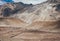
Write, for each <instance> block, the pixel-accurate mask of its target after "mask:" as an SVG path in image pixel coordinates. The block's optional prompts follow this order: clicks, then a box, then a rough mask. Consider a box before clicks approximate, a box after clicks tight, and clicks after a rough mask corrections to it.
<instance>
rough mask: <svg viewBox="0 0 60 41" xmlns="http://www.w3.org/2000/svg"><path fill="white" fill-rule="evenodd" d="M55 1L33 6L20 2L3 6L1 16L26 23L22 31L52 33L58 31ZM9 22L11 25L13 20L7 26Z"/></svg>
mask: <svg viewBox="0 0 60 41" xmlns="http://www.w3.org/2000/svg"><path fill="white" fill-rule="evenodd" d="M55 1H57V0H49V1H46V2H43V3H41V4H36V5H34V6H33V5H32V4H30V5H27V4H23V3H21V2H19V3H7V4H5V5H3V7H2V13H1V15H2V16H3V17H6V18H8V17H9V18H16V19H17V20H21V21H23V22H24V23H26V24H24V25H25V27H22V28H24V29H28V30H31V29H32V30H39V31H40V30H42V31H53V32H54V31H55V28H57V29H58V28H59V27H60V4H59V1H57V2H55ZM50 2H53V3H50ZM21 4H22V5H21ZM7 20H8V19H7ZM7 20H6V21H7ZM14 21H16V20H14ZM10 22H11V25H13V24H12V23H13V20H10V21H8V24H10ZM5 23H6V22H5ZM6 24H7V23H6ZM15 24H17V23H15ZM27 24H28V25H27ZM17 25H18V24H17ZM56 31H58V30H56Z"/></svg>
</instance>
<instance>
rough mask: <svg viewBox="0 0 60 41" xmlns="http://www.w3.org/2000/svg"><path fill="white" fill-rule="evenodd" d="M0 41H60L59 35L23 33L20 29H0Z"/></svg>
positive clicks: (34, 32)
mask: <svg viewBox="0 0 60 41" xmlns="http://www.w3.org/2000/svg"><path fill="white" fill-rule="evenodd" d="M0 41H60V33H51V32H43V31H23V30H21V28H14V27H0Z"/></svg>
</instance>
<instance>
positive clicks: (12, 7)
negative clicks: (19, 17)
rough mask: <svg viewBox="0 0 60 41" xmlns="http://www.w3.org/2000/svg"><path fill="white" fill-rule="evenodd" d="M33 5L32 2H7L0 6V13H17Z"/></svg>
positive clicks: (4, 14)
mask: <svg viewBox="0 0 60 41" xmlns="http://www.w3.org/2000/svg"><path fill="white" fill-rule="evenodd" d="M30 6H31V7H32V6H33V5H32V4H24V3H22V2H18V3H14V2H12V3H6V4H4V5H1V6H0V8H1V9H0V14H3V16H8V15H6V14H7V13H9V15H11V14H16V13H17V12H18V11H22V10H23V9H24V8H27V7H30Z"/></svg>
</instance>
